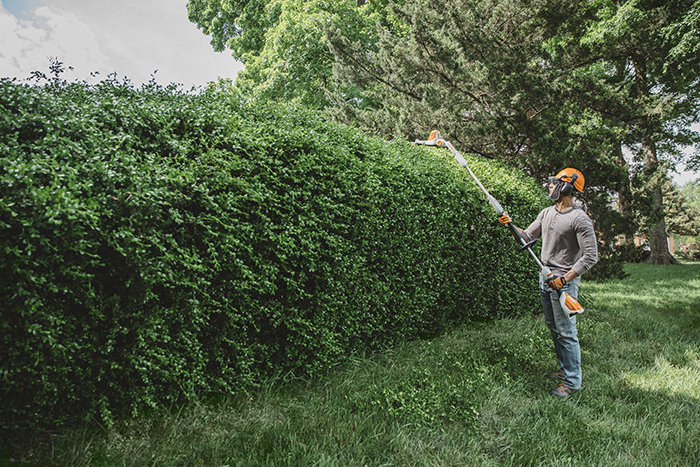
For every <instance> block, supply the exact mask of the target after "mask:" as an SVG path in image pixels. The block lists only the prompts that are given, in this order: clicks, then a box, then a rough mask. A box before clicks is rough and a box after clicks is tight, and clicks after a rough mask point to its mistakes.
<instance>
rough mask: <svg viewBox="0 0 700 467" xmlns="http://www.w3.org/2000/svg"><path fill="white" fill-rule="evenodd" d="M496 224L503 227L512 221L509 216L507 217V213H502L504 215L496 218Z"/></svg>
mask: <svg viewBox="0 0 700 467" xmlns="http://www.w3.org/2000/svg"><path fill="white" fill-rule="evenodd" d="M498 222H500V223H501V224H503V225H508V224H510V223H511V222H512V221H511V220H510V216H509V215H508V213H507V212H504V213H503V214H501V216H500V217H499V218H498Z"/></svg>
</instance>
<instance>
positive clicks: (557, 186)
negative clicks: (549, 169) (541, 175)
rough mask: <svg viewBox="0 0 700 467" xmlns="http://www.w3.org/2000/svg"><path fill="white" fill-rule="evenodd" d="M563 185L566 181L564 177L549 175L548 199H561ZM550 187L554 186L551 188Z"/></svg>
mask: <svg viewBox="0 0 700 467" xmlns="http://www.w3.org/2000/svg"><path fill="white" fill-rule="evenodd" d="M552 185H553V187H552ZM563 185H564V182H563V180H562V179H560V178H557V177H549V182H548V183H547V199H549V200H551V201H559V196H560V195H561V187H562V186H563ZM550 187H552V188H551V189H550Z"/></svg>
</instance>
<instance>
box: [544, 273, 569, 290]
mask: <svg viewBox="0 0 700 467" xmlns="http://www.w3.org/2000/svg"><path fill="white" fill-rule="evenodd" d="M547 285H548V286H550V287H551V288H552V290H559V289H561V288H562V287H564V286H565V285H566V279H564V278H563V277H560V276H555V277H553V278H552V279H551V280H550V281H548V282H547Z"/></svg>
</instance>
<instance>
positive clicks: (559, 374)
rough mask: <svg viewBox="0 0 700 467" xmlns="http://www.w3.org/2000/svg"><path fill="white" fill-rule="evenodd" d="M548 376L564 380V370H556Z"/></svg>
mask: <svg viewBox="0 0 700 467" xmlns="http://www.w3.org/2000/svg"><path fill="white" fill-rule="evenodd" d="M547 378H549V379H559V380H562V379H564V372H563V371H561V370H559V371H556V372H554V373H549V374H548V375H547Z"/></svg>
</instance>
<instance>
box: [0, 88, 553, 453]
mask: <svg viewBox="0 0 700 467" xmlns="http://www.w3.org/2000/svg"><path fill="white" fill-rule="evenodd" d="M470 161H471V164H472V166H473V169H474V170H475V171H476V172H477V173H478V174H479V176H480V177H483V179H482V180H483V181H484V183H485V184H486V185H487V186H488V187H489V188H490V189H492V190H493V191H492V193H493V194H494V196H496V197H497V198H499V199H500V200H501V201H502V202H503V204H504V206H507V208H508V209H509V210H510V212H511V214H512V215H513V217H514V218H515V219H516V220H517V221H520V222H519V223H521V224H525V223H527V222H529V221H531V220H532V219H534V217H535V216H536V214H537V212H538V211H539V209H541V208H542V204H541V198H542V196H541V193H539V190H538V187H536V186H534V185H533V183H532V182H531V181H528V180H527V179H525V177H523V176H520V175H518V174H516V173H515V172H513V171H512V170H510V169H507V168H505V167H504V166H502V165H498V164H494V163H489V162H486V161H483V160H480V159H478V158H475V157H470ZM538 193H539V194H538ZM0 196H1V199H0V255H2V261H1V263H0V267H1V272H0V276H1V277H2V281H1V282H0V303H2V322H1V323H0V400H2V406H1V408H0V423H1V425H2V426H0V436H3V437H5V438H6V439H7V437H12V436H16V435H18V434H20V433H26V432H27V431H28V430H33V429H36V428H44V427H52V426H58V425H61V424H64V423H73V422H75V421H78V420H87V419H91V418H92V419H98V420H103V421H106V422H109V421H110V420H112V419H113V417H115V416H120V415H131V414H136V413H139V412H140V411H142V410H144V409H148V408H158V407H163V406H169V405H171V404H173V403H178V402H181V401H185V400H190V399H193V398H195V397H198V396H200V395H202V394H206V393H212V392H223V393H236V392H240V391H245V390H247V389H249V388H252V387H254V386H255V385H257V384H259V383H260V382H261V381H263V380H264V379H266V378H269V377H270V376H272V375H275V374H285V373H287V374H288V373H292V374H295V375H298V376H314V375H317V374H319V372H321V371H323V370H325V369H327V368H328V367H329V366H331V365H333V364H335V363H337V362H339V361H342V359H343V358H344V357H345V356H347V355H348V354H350V353H351V352H353V351H357V350H358V349H368V348H381V347H385V346H388V345H391V344H392V343H395V342H397V341H400V340H405V339H414V338H418V337H421V336H426V335H430V334H434V333H437V332H440V331H442V330H444V329H445V328H446V327H447V326H449V325H450V324H452V323H455V322H457V321H460V320H464V319H467V318H485V317H493V316H506V315H508V314H512V313H524V312H531V311H533V310H536V309H537V308H538V303H539V297H538V294H537V293H536V291H535V287H536V275H537V272H536V269H535V267H534V265H533V264H532V261H530V260H529V259H528V258H527V256H526V255H525V254H524V253H518V252H517V251H516V250H515V249H514V243H513V240H512V239H511V238H510V237H509V235H508V233H507V232H506V230H505V229H503V228H502V227H501V226H500V225H499V224H498V223H497V221H496V219H495V216H494V215H493V213H492V211H490V207H488V205H487V204H486V203H485V202H484V200H483V195H482V194H481V192H479V191H478V190H477V189H476V188H475V186H474V184H473V183H472V182H471V180H470V179H469V178H467V174H466V171H464V170H463V169H462V168H460V167H458V166H457V165H456V163H455V162H454V161H453V159H452V156H451V154H450V153H449V152H447V151H444V150H442V151H441V150H438V149H426V148H423V147H417V146H414V145H411V144H408V143H406V142H393V143H387V142H383V141H380V140H378V139H373V138H370V137H367V136H365V135H363V134H362V133H360V132H359V131H356V130H353V129H351V128H348V127H344V126H339V125H335V124H330V123H328V122H326V121H325V120H324V119H323V118H321V117H319V116H318V115H316V114H314V113H312V112H311V111H308V110H305V109H301V108H295V107H292V106H286V107H285V106H275V105H267V104H263V103H259V102H254V103H250V102H239V101H237V100H236V99H235V98H232V97H230V96H228V95H227V94H226V93H224V92H223V91H217V90H215V89H209V90H206V91H202V92H200V93H199V94H187V93H183V92H181V91H179V90H178V88H177V87H174V86H169V87H161V86H157V85H154V84H149V85H145V86H143V87H141V88H140V89H134V88H133V86H131V85H129V84H128V83H119V82H116V81H115V80H106V81H103V82H101V83H99V84H97V85H86V84H80V83H73V84H68V83H58V82H56V81H54V82H53V83H50V84H47V85H44V86H28V85H25V84H20V83H17V82H15V81H10V80H7V79H3V80H0Z"/></svg>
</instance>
